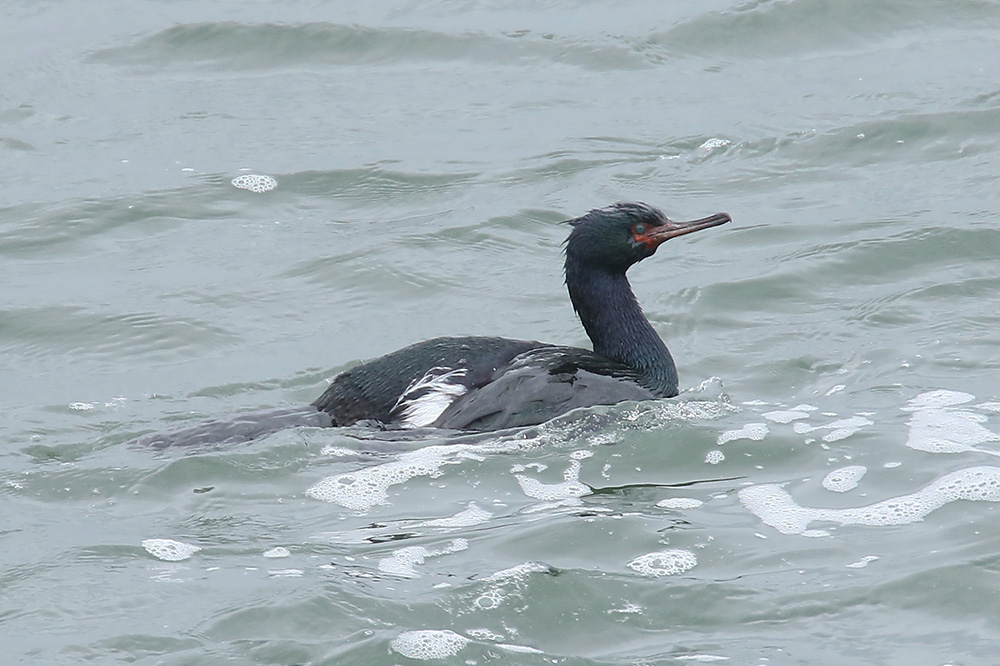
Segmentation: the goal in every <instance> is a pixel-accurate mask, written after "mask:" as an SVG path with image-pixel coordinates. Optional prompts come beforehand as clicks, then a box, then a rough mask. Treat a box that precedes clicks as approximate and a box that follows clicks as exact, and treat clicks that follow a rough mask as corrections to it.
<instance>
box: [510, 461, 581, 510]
mask: <svg viewBox="0 0 1000 666" xmlns="http://www.w3.org/2000/svg"><path fill="white" fill-rule="evenodd" d="M592 455H594V454H593V452H591V451H574V452H573V453H572V454H570V458H571V460H570V462H569V467H568V468H566V471H565V472H563V479H564V481H563V482H562V483H555V484H545V483H542V482H541V481H539V480H538V479H535V478H533V477H530V476H525V475H524V474H515V475H514V476H515V478H516V479H517V482H518V483H519V484H520V486H521V490H522V491H523V492H524V494H525V495H527V496H528V497H531V498H532V499H537V500H542V501H545V502H558V501H563V500H569V499H574V498H577V497H583V496H584V495H589V494H590V488H589V487H587V486H586V485H585V484H583V483H580V466H581V463H580V461H581V460H583V459H585V458H589V457H590V456H592Z"/></svg>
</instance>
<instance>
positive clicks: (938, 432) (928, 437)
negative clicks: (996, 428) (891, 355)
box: [903, 390, 1000, 455]
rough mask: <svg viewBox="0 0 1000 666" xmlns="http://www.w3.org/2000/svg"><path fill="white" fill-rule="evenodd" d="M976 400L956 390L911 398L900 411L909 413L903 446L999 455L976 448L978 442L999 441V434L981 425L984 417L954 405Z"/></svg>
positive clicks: (930, 451)
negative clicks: (908, 429) (907, 429)
mask: <svg viewBox="0 0 1000 666" xmlns="http://www.w3.org/2000/svg"><path fill="white" fill-rule="evenodd" d="M973 399H975V396H974V395H971V394H969V393H959V392H958V391H944V390H941V391H929V392H927V393H921V394H920V395H918V396H917V397H915V398H914V399H913V400H910V401H909V402H908V403H907V405H906V407H904V408H903V411H906V412H912V415H911V416H910V419H909V421H908V423H907V425H908V426H909V428H910V432H909V435H908V436H907V438H906V445H907V446H908V447H910V448H911V449H915V450H917V451H924V452H925V453H965V452H972V451H978V452H981V453H989V454H991V455H1000V453H997V452H995V451H988V450H983V449H979V448H977V445H978V444H984V443H986V442H995V441H1000V435H997V434H996V433H994V432H993V431H992V430H989V429H988V428H986V427H984V426H982V425H980V424H982V423H984V422H985V421H986V420H987V417H985V416H983V415H982V414H977V413H976V412H973V411H970V410H968V409H956V408H955V405H961V404H965V403H967V402H970V401H971V400H973Z"/></svg>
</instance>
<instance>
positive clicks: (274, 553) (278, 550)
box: [264, 546, 291, 559]
mask: <svg viewBox="0 0 1000 666" xmlns="http://www.w3.org/2000/svg"><path fill="white" fill-rule="evenodd" d="M290 555H291V553H290V552H289V551H288V549H287V548H285V547H284V546H277V547H275V548H272V549H270V550H266V551H264V557H268V558H272V559H277V558H281V557H288V556H290Z"/></svg>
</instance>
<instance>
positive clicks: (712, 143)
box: [698, 137, 733, 153]
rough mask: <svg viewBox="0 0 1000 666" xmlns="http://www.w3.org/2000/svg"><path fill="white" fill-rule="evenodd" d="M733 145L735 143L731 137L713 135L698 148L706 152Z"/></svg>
mask: <svg viewBox="0 0 1000 666" xmlns="http://www.w3.org/2000/svg"><path fill="white" fill-rule="evenodd" d="M731 145H733V142H732V141H730V140H729V139H719V138H716V137H713V138H711V139H707V140H706V141H705V142H704V143H702V144H701V145H700V146H698V149H699V150H702V151H704V152H706V153H710V152H713V151H716V150H719V149H720V148H728V147H729V146H731Z"/></svg>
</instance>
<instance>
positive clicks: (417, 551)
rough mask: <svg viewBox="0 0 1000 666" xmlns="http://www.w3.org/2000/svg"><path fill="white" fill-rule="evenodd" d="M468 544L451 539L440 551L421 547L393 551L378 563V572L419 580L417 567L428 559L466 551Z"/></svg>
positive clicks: (462, 540)
mask: <svg viewBox="0 0 1000 666" xmlns="http://www.w3.org/2000/svg"><path fill="white" fill-rule="evenodd" d="M468 548H469V542H468V541H467V540H465V539H452V541H451V543H450V544H449V545H447V546H445V547H444V548H442V549H441V550H430V549H428V548H424V547H423V546H409V547H407V548H400V549H399V550H395V551H393V552H392V554H391V555H390V556H389V557H386V558H383V559H381V560H379V562H378V570H379V571H381V572H382V573H387V574H390V575H393V576H399V577H400V578H419V577H420V574H419V573H417V569H416V567H417V565H418V564H423V563H424V561H425V560H426V559H427V558H428V557H437V556H439V555H447V554H449V553H457V552H459V551H463V550H467V549H468Z"/></svg>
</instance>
